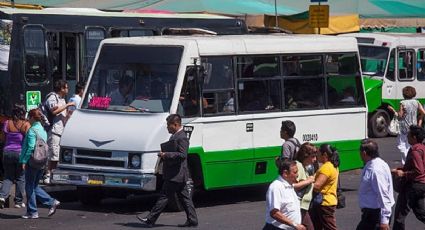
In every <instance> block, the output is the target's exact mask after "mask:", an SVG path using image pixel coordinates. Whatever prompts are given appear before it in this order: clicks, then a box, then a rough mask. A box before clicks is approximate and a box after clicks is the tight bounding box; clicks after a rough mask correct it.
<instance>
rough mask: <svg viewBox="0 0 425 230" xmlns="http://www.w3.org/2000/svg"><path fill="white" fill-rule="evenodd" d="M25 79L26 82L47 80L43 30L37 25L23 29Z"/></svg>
mask: <svg viewBox="0 0 425 230" xmlns="http://www.w3.org/2000/svg"><path fill="white" fill-rule="evenodd" d="M24 45H25V46H24V50H25V57H24V58H25V79H26V81H27V82H28V83H43V82H46V81H47V54H46V39H45V34H44V30H43V29H42V27H39V26H26V27H25V29H24Z"/></svg>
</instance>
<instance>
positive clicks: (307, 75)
mask: <svg viewBox="0 0 425 230" xmlns="http://www.w3.org/2000/svg"><path fill="white" fill-rule="evenodd" d="M282 66H283V67H282V68H283V76H284V83H283V86H284V104H285V109H286V110H303V109H317V108H324V98H325V97H324V78H323V76H324V75H323V62H322V56H321V55H293V56H286V55H285V56H283V57H282Z"/></svg>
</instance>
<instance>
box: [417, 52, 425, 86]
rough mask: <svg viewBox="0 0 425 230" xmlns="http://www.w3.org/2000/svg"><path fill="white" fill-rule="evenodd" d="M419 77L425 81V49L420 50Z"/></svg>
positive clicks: (418, 55)
mask: <svg viewBox="0 0 425 230" xmlns="http://www.w3.org/2000/svg"><path fill="white" fill-rule="evenodd" d="M417 57H418V63H417V71H418V72H417V78H418V81H425V49H420V50H418V54H417Z"/></svg>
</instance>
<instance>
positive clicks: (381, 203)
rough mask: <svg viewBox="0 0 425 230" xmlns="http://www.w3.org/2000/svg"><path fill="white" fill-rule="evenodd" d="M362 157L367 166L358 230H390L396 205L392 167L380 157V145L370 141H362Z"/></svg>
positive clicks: (360, 189) (361, 183)
mask: <svg viewBox="0 0 425 230" xmlns="http://www.w3.org/2000/svg"><path fill="white" fill-rule="evenodd" d="M360 156H361V158H362V160H363V162H364V164H365V166H364V168H363V172H362V177H361V181H360V188H359V206H360V208H361V210H362V218H361V221H360V223H359V224H358V225H357V230H362V229H371V230H374V229H380V230H389V229H390V225H389V223H390V217H391V207H392V206H393V205H394V203H395V202H394V195H393V182H392V177H391V171H390V167H389V166H388V164H387V163H386V162H385V161H383V160H382V159H381V158H380V157H379V152H378V144H377V143H376V142H374V141H372V140H370V139H364V140H362V142H361V145H360Z"/></svg>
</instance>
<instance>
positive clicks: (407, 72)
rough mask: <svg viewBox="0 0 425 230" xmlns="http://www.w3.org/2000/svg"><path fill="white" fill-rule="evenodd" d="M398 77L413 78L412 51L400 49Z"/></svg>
mask: <svg viewBox="0 0 425 230" xmlns="http://www.w3.org/2000/svg"><path fill="white" fill-rule="evenodd" d="M398 55H399V56H398V57H399V62H398V78H399V80H413V78H414V76H413V57H414V51H413V50H408V51H401V52H399V54H398Z"/></svg>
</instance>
